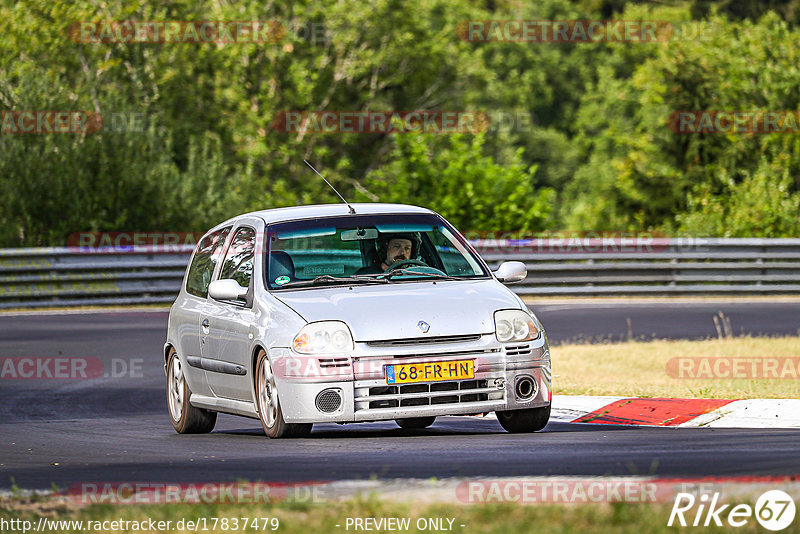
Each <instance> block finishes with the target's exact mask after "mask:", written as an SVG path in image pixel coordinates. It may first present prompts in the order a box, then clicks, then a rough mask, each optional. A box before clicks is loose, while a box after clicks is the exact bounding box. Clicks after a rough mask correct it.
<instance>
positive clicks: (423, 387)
mask: <svg viewBox="0 0 800 534" xmlns="http://www.w3.org/2000/svg"><path fill="white" fill-rule="evenodd" d="M490 393H495V394H500V395H502V392H501V391H498V390H497V389H494V388H489V384H488V381H487V380H460V381H454V382H435V383H432V384H404V385H398V386H374V387H371V388H369V390H368V393H367V395H364V396H361V397H356V402H357V403H358V402H360V401H369V404H368V406H369V409H375V408H402V407H405V406H429V405H435V404H458V403H462V402H480V401H486V400H489V394H490Z"/></svg>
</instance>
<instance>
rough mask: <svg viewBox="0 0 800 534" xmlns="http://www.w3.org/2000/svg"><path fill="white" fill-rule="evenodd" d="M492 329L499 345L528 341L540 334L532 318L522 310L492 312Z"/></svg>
mask: <svg viewBox="0 0 800 534" xmlns="http://www.w3.org/2000/svg"><path fill="white" fill-rule="evenodd" d="M494 328H495V334H496V335H497V340H498V341H500V342H501V343H508V342H510V341H529V340H531V339H536V338H537V337H539V335H540V334H541V332H540V331H539V329H538V328H536V323H535V322H534V321H533V318H532V317H531V316H530V315H529V314H527V313H525V312H524V311H522V310H500V311H496V312H494Z"/></svg>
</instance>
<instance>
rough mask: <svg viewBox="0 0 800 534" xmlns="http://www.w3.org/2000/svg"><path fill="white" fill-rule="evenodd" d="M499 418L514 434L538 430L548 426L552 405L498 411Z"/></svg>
mask: <svg viewBox="0 0 800 534" xmlns="http://www.w3.org/2000/svg"><path fill="white" fill-rule="evenodd" d="M497 420H498V421H499V422H500V425H501V426H502V427H503V428H505V429H506V431H508V432H511V433H512V434H521V433H526V432H536V431H537V430H541V429H543V428H544V427H545V426H547V422H548V421H549V420H550V405H549V404H548V405H547V406H543V407H541V408H528V409H527V410H511V411H508V412H497Z"/></svg>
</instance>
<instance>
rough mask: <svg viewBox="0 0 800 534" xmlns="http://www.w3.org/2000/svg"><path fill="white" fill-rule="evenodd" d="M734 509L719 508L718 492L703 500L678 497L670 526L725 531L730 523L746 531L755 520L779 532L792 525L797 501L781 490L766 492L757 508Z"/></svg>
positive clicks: (686, 494)
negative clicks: (746, 526) (716, 528)
mask: <svg viewBox="0 0 800 534" xmlns="http://www.w3.org/2000/svg"><path fill="white" fill-rule="evenodd" d="M730 506H731V505H730V504H719V492H714V494H713V496H711V497H709V496H708V494H707V493H703V494H701V495H700V496H699V497H696V496H695V495H693V494H691V493H678V494H677V495H676V496H675V503H674V504H673V505H672V512H670V514H669V521H667V526H668V527H671V526H673V525H674V526H681V527H685V526H693V527H699V526H703V527H708V526H712V525H714V526H718V527H722V526H726V525H725V524H726V523H727V526H730V527H742V526H744V525H746V524H747V523H748V522H749V521H750V520H751V519H752V518H753V517H755V519H756V521H758V523H759V524H760V525H761V526H762V527H764V528H765V529H767V530H772V531H779V530H783V529H785V528H786V527H788V526H789V525H791V524H792V521H794V516H795V505H794V500H792V497H791V496H790V495H789V494H788V493H786V492H785V491H781V490H769V491H766V492H764V493H763V494H762V495H761V496H760V497H759V498H758V500H757V501H756V505H755V507H751V506H750V505H749V504H737V505H736V506H734V507H732V508H730ZM728 508H730V509H728ZM687 519H688V520H687Z"/></svg>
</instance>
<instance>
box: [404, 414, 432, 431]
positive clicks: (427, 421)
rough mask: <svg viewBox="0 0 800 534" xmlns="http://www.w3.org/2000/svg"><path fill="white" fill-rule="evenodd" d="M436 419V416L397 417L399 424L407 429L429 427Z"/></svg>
mask: <svg viewBox="0 0 800 534" xmlns="http://www.w3.org/2000/svg"><path fill="white" fill-rule="evenodd" d="M434 421H436V417H409V418H406V419H395V422H396V423H397V426H399V427H400V428H404V429H406V430H421V429H423V428H428V427H429V426H431V425H432V424H433V422H434Z"/></svg>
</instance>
